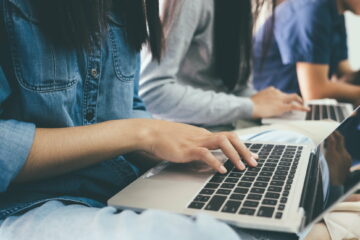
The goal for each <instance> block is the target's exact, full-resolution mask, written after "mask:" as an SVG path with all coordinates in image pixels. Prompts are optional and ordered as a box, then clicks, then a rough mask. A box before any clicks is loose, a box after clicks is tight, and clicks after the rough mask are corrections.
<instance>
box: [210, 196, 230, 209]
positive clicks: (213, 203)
mask: <svg viewBox="0 0 360 240" xmlns="http://www.w3.org/2000/svg"><path fill="white" fill-rule="evenodd" d="M225 200H226V196H220V195H215V196H213V197H212V198H211V200H210V202H209V203H208V205H206V207H205V209H206V210H210V211H219V209H220V208H221V206H222V205H223V203H224V202H225Z"/></svg>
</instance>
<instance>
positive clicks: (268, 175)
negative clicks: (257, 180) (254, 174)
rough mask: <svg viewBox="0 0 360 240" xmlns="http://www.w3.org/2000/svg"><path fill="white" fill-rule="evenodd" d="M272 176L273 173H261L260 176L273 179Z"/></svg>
mask: <svg viewBox="0 0 360 240" xmlns="http://www.w3.org/2000/svg"><path fill="white" fill-rule="evenodd" d="M272 175H273V173H272V172H260V176H264V177H271V176H272Z"/></svg>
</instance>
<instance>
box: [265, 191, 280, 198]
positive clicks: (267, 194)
mask: <svg viewBox="0 0 360 240" xmlns="http://www.w3.org/2000/svg"><path fill="white" fill-rule="evenodd" d="M265 197H266V198H274V199H278V198H279V197H280V194H279V193H273V192H268V193H266V195H265Z"/></svg>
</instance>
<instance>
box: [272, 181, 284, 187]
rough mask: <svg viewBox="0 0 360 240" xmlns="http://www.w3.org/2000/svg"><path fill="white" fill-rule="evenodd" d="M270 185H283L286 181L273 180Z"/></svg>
mask: <svg viewBox="0 0 360 240" xmlns="http://www.w3.org/2000/svg"><path fill="white" fill-rule="evenodd" d="M270 185H273V186H283V185H284V182H282V181H271V182H270Z"/></svg>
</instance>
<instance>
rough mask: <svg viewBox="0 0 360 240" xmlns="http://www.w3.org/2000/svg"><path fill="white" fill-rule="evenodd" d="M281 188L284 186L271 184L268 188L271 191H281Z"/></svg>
mask: <svg viewBox="0 0 360 240" xmlns="http://www.w3.org/2000/svg"><path fill="white" fill-rule="evenodd" d="M281 190H282V187H276V186H270V187H269V188H268V191H270V192H281Z"/></svg>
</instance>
